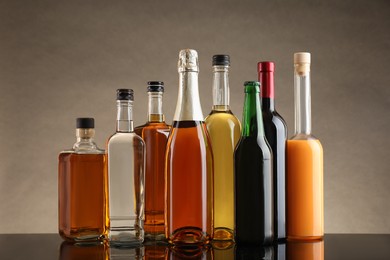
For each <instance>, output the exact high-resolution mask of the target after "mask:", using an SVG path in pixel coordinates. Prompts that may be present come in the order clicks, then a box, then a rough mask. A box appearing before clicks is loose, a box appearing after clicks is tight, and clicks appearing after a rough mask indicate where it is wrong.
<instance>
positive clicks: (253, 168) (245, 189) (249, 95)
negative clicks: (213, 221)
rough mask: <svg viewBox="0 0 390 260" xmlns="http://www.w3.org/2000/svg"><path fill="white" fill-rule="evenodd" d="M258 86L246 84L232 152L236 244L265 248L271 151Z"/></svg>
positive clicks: (270, 227)
mask: <svg viewBox="0 0 390 260" xmlns="http://www.w3.org/2000/svg"><path fill="white" fill-rule="evenodd" d="M260 107H261V106H260V96H259V83H258V82H253V81H252V82H246V83H245V104H244V115H243V130H242V134H241V139H240V141H239V142H238V144H237V147H236V149H235V152H234V178H235V241H236V243H237V244H247V245H267V244H270V243H272V241H273V239H274V224H273V221H274V218H273V212H274V211H273V210H274V201H273V178H272V152H271V149H270V147H269V144H268V142H267V140H266V139H265V135H264V127H263V120H262V115H261V108H260Z"/></svg>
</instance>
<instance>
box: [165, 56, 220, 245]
mask: <svg viewBox="0 0 390 260" xmlns="http://www.w3.org/2000/svg"><path fill="white" fill-rule="evenodd" d="M178 71H179V84H180V85H179V94H178V100H177V105H176V112H175V115H174V118H173V125H172V130H171V132H170V134H169V138H168V144H167V150H166V183H165V185H166V212H165V214H166V216H165V221H166V223H165V225H166V227H165V232H166V237H167V239H168V241H169V242H170V243H173V244H176V245H179V244H206V243H209V241H210V240H211V239H212V232H213V155H212V150H211V145H210V140H209V137H208V133H207V129H206V126H205V124H204V121H203V118H204V117H203V114H202V109H201V106H200V99H199V91H198V72H199V66H198V54H197V52H196V51H195V50H189V49H185V50H182V51H180V54H179V63H178Z"/></svg>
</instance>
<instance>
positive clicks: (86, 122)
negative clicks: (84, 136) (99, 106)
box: [76, 117, 95, 128]
mask: <svg viewBox="0 0 390 260" xmlns="http://www.w3.org/2000/svg"><path fill="white" fill-rule="evenodd" d="M76 128H95V119H94V118H92V117H79V118H77V119H76Z"/></svg>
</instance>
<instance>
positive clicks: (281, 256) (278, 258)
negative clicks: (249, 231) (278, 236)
mask: <svg viewBox="0 0 390 260" xmlns="http://www.w3.org/2000/svg"><path fill="white" fill-rule="evenodd" d="M274 253H275V257H274V259H275V260H286V244H285V243H279V244H274Z"/></svg>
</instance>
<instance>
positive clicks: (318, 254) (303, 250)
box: [287, 241, 324, 260]
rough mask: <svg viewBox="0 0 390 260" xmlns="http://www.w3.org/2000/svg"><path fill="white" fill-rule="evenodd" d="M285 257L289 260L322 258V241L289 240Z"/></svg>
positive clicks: (318, 259)
mask: <svg viewBox="0 0 390 260" xmlns="http://www.w3.org/2000/svg"><path fill="white" fill-rule="evenodd" d="M287 258H288V259H289V260H324V241H305V242H298V241H289V242H288V243H287Z"/></svg>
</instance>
